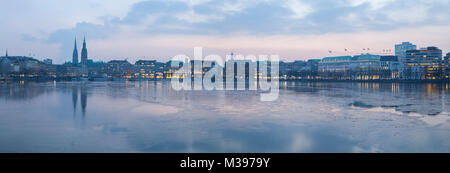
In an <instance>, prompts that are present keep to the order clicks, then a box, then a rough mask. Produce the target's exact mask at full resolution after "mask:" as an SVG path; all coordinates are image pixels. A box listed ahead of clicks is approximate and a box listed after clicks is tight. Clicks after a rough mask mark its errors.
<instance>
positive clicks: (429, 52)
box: [403, 47, 444, 80]
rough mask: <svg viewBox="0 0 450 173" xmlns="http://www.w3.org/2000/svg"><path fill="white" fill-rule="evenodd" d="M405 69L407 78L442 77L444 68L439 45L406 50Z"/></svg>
mask: <svg viewBox="0 0 450 173" xmlns="http://www.w3.org/2000/svg"><path fill="white" fill-rule="evenodd" d="M404 70H405V71H404V72H403V74H404V75H405V78H406V79H429V80H433V79H441V78H442V76H443V70H444V69H443V63H442V50H441V49H438V48H437V47H427V48H422V49H419V50H408V51H406V58H405V69H404Z"/></svg>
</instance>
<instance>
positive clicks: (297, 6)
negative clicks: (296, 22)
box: [283, 0, 314, 19]
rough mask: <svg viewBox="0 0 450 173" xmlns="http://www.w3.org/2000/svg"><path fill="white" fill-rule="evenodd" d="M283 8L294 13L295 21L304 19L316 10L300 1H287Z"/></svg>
mask: <svg viewBox="0 0 450 173" xmlns="http://www.w3.org/2000/svg"><path fill="white" fill-rule="evenodd" d="M283 6H284V7H285V8H287V9H289V10H291V11H292V12H293V13H294V15H292V16H291V17H292V18H294V19H303V18H305V17H306V16H307V15H308V14H311V13H312V12H314V9H313V8H312V7H311V6H310V5H309V4H306V3H305V2H303V1H300V0H287V1H285V3H284V5H283Z"/></svg>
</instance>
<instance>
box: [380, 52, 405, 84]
mask: <svg viewBox="0 0 450 173" xmlns="http://www.w3.org/2000/svg"><path fill="white" fill-rule="evenodd" d="M400 69H401V67H400V62H399V61H398V57H397V56H392V55H389V56H381V57H380V79H384V80H390V79H399V78H400Z"/></svg>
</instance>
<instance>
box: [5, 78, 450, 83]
mask: <svg viewBox="0 0 450 173" xmlns="http://www.w3.org/2000/svg"><path fill="white" fill-rule="evenodd" d="M0 81H1V82H15V81H31V82H49V81H57V82H60V81H65V82H69V81H74V82H76V81H85V82H87V81H89V82H108V81H116V82H120V81H171V79H126V78H72V77H61V78H7V79H5V78H3V79H1V78H0ZM279 81H280V82H344V83H450V79H440V80H411V79H408V80H403V79H392V80H380V79H378V80H337V79H283V80H279Z"/></svg>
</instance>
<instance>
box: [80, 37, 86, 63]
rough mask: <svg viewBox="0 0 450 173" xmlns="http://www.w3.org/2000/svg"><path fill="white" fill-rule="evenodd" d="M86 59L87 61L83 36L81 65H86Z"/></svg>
mask: <svg viewBox="0 0 450 173" xmlns="http://www.w3.org/2000/svg"><path fill="white" fill-rule="evenodd" d="M87 59H88V54H87V48H86V36H84V38H83V48H82V49H81V64H82V65H87Z"/></svg>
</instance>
